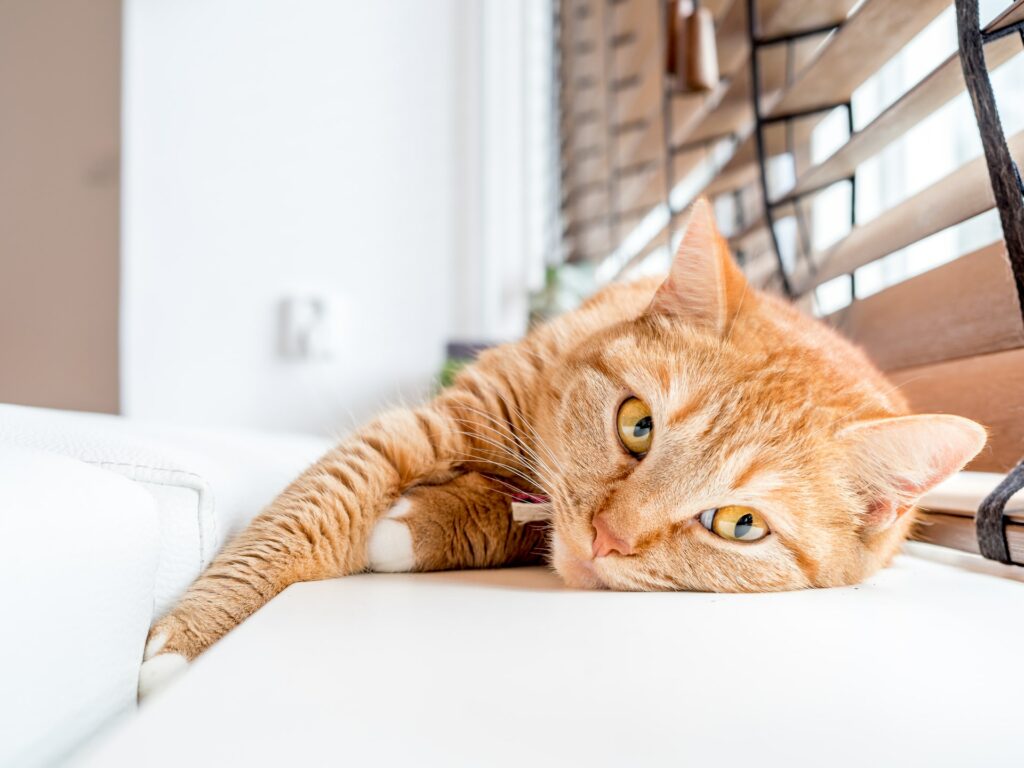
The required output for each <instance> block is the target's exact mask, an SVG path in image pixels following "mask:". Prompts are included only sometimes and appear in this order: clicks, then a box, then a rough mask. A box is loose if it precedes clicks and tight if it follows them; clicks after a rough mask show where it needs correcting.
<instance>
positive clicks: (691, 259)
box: [647, 197, 748, 334]
mask: <svg viewBox="0 0 1024 768" xmlns="http://www.w3.org/2000/svg"><path fill="white" fill-rule="evenodd" d="M747 289H748V285H747V281H746V278H744V277H743V273H742V272H741V271H740V268H739V267H738V266H736V263H735V262H734V261H733V260H732V256H730V255H729V245H728V243H726V241H725V238H723V237H722V236H721V234H719V232H718V227H717V226H716V224H715V215H714V211H713V210H712V208H711V204H710V203H708V201H707V200H706V199H705V198H703V197H702V198H699V199H698V200H697V202H695V203H694V204H693V207H692V208H691V209H690V221H689V223H688V224H687V225H686V232H685V233H684V234H683V239H682V241H681V242H680V243H679V250H678V251H676V256H675V258H674V259H673V260H672V267H671V269H670V270H669V274H668V277H667V278H665V282H663V283H662V284H661V286H660V287H659V288H658V291H657V293H655V295H654V299H653V300H652V301H651V305H650V307H648V309H647V311H648V313H650V314H658V315H669V316H672V317H678V318H680V319H683V320H687V321H688V322H691V323H694V324H696V325H699V326H702V327H705V328H707V329H708V330H710V331H712V332H713V333H717V334H723V333H724V332H725V330H726V328H727V327H728V325H729V324H730V323H731V322H732V320H733V318H734V317H735V316H736V313H737V312H738V311H739V309H740V306H741V305H742V302H743V296H744V294H745V293H746V291H747Z"/></svg>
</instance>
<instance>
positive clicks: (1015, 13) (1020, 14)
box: [988, 0, 1024, 32]
mask: <svg viewBox="0 0 1024 768" xmlns="http://www.w3.org/2000/svg"><path fill="white" fill-rule="evenodd" d="M1021 21H1024V0H1015V2H1014V3H1013V4H1012V5H1011V6H1010V7H1009V8H1007V9H1006V10H1005V11H1003V12H1002V13H1001V14H999V15H998V16H997V17H996V18H995V19H994V20H993V21H992V23H991V24H989V25H988V29H989V30H991V31H993V32H995V31H997V30H1000V29H1005V28H1006V27H1008V26H1010V25H1011V24H1016V23H1018V22H1021Z"/></svg>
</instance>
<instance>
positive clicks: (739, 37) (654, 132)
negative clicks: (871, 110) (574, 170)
mask: <svg viewBox="0 0 1024 768" xmlns="http://www.w3.org/2000/svg"><path fill="white" fill-rule="evenodd" d="M854 3H855V0H830V2H827V3H821V2H815V1H814V0H789V2H780V0H770V1H769V0H762V2H760V3H759V6H758V7H759V10H760V13H761V14H762V16H763V17H764V18H769V19H770V22H769V23H770V28H771V29H772V30H775V31H779V30H782V29H788V30H792V29H794V28H807V27H810V26H818V24H809V23H807V22H806V21H805V22H802V23H800V24H798V25H796V26H795V27H784V26H783V25H782V24H781V23H779V22H776V21H775V19H776V18H780V17H778V14H780V13H782V12H783V11H784V10H785V11H786V12H787V13H789V14H792V15H795V16H797V17H799V16H801V15H803V12H805V11H806V12H807V13H808V14H810V17H811V18H814V19H816V20H820V19H824V20H823V21H821V24H825V23H833V22H836V21H838V20H841V19H842V18H844V16H845V14H846V13H847V12H848V11H849V9H850V8H851V7H852V6H853V5H854ZM786 18H788V16H787V17H786ZM787 23H788V22H787ZM822 39H824V36H814V37H809V38H805V39H802V40H799V41H797V42H796V43H795V44H794V47H793V52H792V55H793V62H794V66H795V67H796V68H797V69H799V68H800V67H801V66H803V65H804V64H806V62H808V61H810V60H811V58H812V57H813V55H814V53H815V51H816V50H817V48H818V46H819V45H820V42H821V40H822ZM718 52H719V69H720V70H721V72H722V75H723V81H722V83H721V84H720V86H719V88H717V89H716V90H715V91H713V92H712V93H710V94H685V95H677V96H675V97H673V99H672V100H671V109H672V119H671V123H672V131H671V143H672V144H673V145H679V144H682V143H684V142H685V143H690V142H695V141H705V140H711V139H714V138H716V137H720V136H723V135H726V134H739V135H742V134H743V133H744V132H749V130H750V125H751V123H752V121H753V110H752V108H751V105H750V98H751V95H750V81H749V77H750V72H749V66H748V64H749V57H750V46H749V40H748V39H747V30H746V4H745V3H744V2H737V3H736V5H735V6H734V7H733V8H730V10H729V12H728V14H727V15H726V17H725V19H723V22H722V27H721V29H720V30H719V31H718ZM761 58H762V61H761V64H762V80H763V85H764V88H765V90H766V92H769V93H771V92H775V91H777V90H778V89H779V88H781V87H782V86H783V84H784V83H785V79H786V69H787V61H786V50H785V46H772V47H770V48H768V49H766V50H765V51H763V52H762V54H761ZM652 80H653V78H652ZM653 94H654V90H653V86H650V85H647V84H644V85H643V86H642V88H641V90H640V91H638V93H637V94H635V95H633V96H632V97H631V98H632V99H633V101H630V102H629V103H627V104H625V105H624V106H623V107H622V111H623V114H624V115H627V116H629V118H643V117H644V116H647V117H648V118H649V117H650V116H651V115H652V114H653V113H655V112H657V111H658V110H659V109H660V104H657V103H656V102H652V101H651V99H652V98H653ZM639 102H643V103H645V104H646V106H643V107H640V108H637V107H636V106H635V105H636V104H637V103H639ZM648 122H649V124H648V127H647V129H646V130H645V131H643V132H638V133H636V134H633V135H631V136H627V137H625V138H624V139H622V140H620V141H619V142H618V144H617V150H616V156H617V158H618V159H619V162H620V164H623V165H628V164H631V163H634V162H637V161H639V160H641V159H646V158H648V157H654V156H657V153H658V152H659V151H662V146H663V141H664V140H663V135H664V134H663V132H662V130H661V128H662V126H661V120H660V115H656V116H655V118H654V119H653V120H649V121H648ZM680 178H681V177H679V176H676V177H675V178H674V181H676V182H678V181H679V180H680ZM655 187H656V182H653V181H652V183H651V184H650V185H649V186H648V187H647V188H645V189H643V190H641V191H640V192H639V193H638V194H636V195H635V196H628V197H623V198H622V206H623V207H627V208H629V207H633V206H634V205H635V204H636V202H637V201H638V200H642V199H649V198H650V197H651V191H652V190H654V189H655Z"/></svg>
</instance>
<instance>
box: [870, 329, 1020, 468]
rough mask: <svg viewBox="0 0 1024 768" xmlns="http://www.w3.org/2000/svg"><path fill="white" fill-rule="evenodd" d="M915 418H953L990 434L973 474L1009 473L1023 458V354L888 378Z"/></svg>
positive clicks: (980, 357) (1010, 353)
mask: <svg viewBox="0 0 1024 768" xmlns="http://www.w3.org/2000/svg"><path fill="white" fill-rule="evenodd" d="M888 377H889V380H890V381H892V382H893V384H894V385H896V386H898V387H899V388H900V391H901V392H903V394H904V395H906V397H907V399H908V400H909V401H910V404H911V406H912V408H913V409H914V411H915V412H918V413H954V414H957V415H959V416H966V417H967V418H969V419H974V420H975V421H977V422H979V423H980V424H983V425H985V426H986V427H988V429H989V443H988V445H987V446H986V447H985V449H984V450H983V451H982V452H981V454H980V455H979V456H978V458H977V459H975V460H974V461H973V462H972V463H971V465H970V466H969V467H968V468H969V469H972V470H976V471H983V472H1006V471H1008V470H1009V469H1010V468H1011V467H1012V466H1013V465H1014V464H1015V463H1016V462H1017V461H1019V460H1020V458H1021V457H1022V456H1024V349H1013V350H1009V351H1005V352H994V353H992V354H987V355H978V356H976V357H964V358H959V359H957V360H950V361H947V362H943V363H934V364H932V365H922V366H916V367H913V368H902V369H900V370H898V371H893V372H891V373H889V374H888Z"/></svg>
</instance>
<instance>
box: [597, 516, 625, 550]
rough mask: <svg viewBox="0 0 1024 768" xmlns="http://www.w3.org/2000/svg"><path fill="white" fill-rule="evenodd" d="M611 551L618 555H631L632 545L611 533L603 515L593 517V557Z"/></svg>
mask: <svg viewBox="0 0 1024 768" xmlns="http://www.w3.org/2000/svg"><path fill="white" fill-rule="evenodd" d="M613 552H615V553H617V554H620V555H632V554H633V547H632V545H630V544H629V543H627V542H626V541H624V540H623V539H621V538H619V537H618V536H616V535H615V534H614V533H612V530H611V528H609V527H608V523H607V522H606V521H605V519H604V517H602V516H601V515H598V516H597V517H595V518H594V557H604V556H605V555H610V554H612V553H613Z"/></svg>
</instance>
